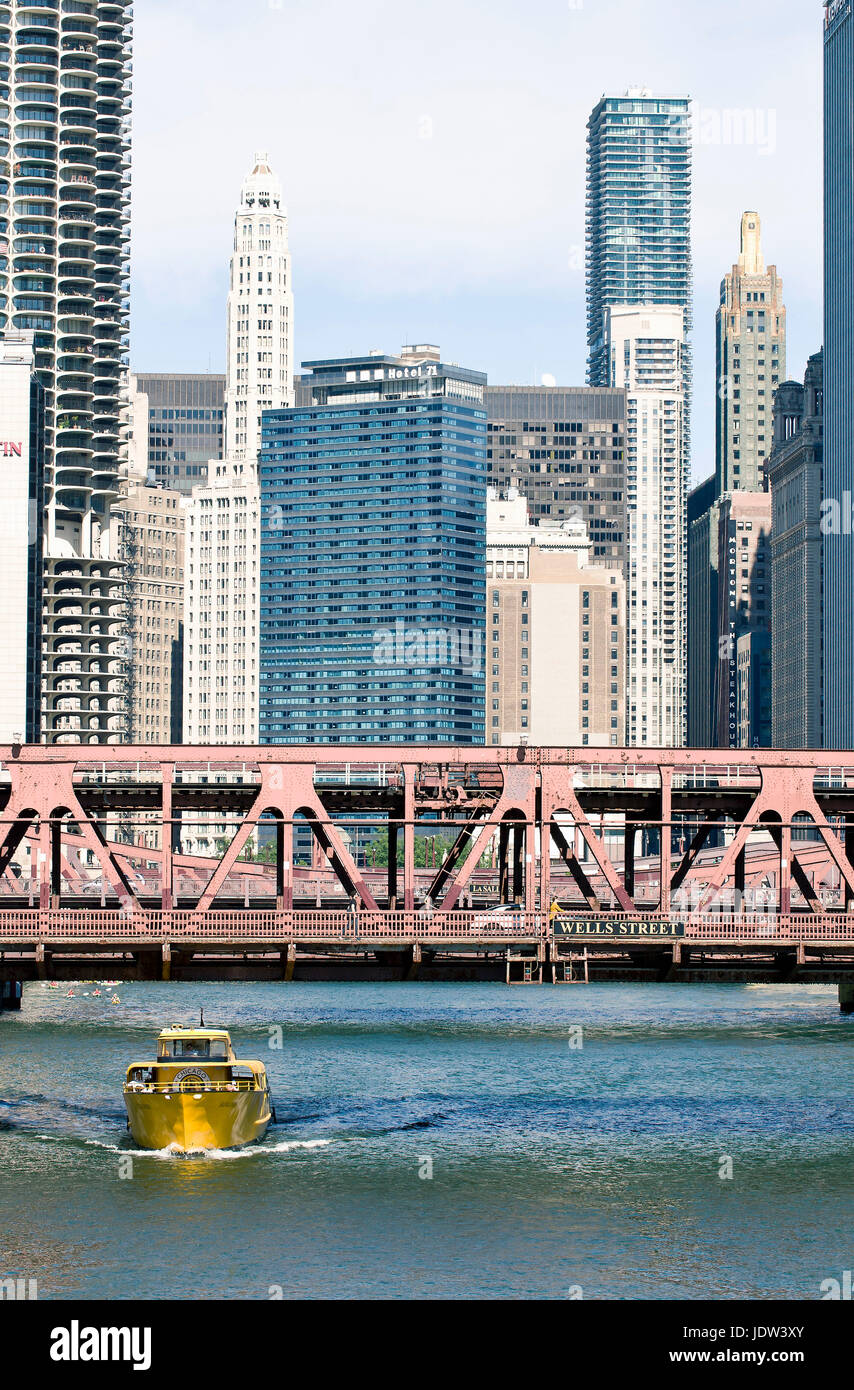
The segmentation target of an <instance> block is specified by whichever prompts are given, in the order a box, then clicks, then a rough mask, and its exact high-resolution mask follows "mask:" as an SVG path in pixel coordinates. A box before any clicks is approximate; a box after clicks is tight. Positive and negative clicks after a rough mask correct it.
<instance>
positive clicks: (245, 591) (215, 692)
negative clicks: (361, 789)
mask: <svg viewBox="0 0 854 1390" xmlns="http://www.w3.org/2000/svg"><path fill="white" fill-rule="evenodd" d="M293 317H294V314H293V294H292V291H291V258H290V253H289V251H288V219H287V215H286V213H285V210H284V204H283V201H282V190H281V185H280V183H279V180H278V179H277V177H276V175H275V174H274V173H273V171H272V170H271V168H270V165H269V163H268V159H267V155H266V154H256V156H255V162H254V165H253V168H252V171H251V173H249V175H248V176H247V178H246V179H245V181H244V184H243V188H242V190H241V193H240V203H239V205H238V208H237V213H236V215H235V219H234V252H233V255H232V258H231V287H230V290H229V296H228V362H227V367H226V382H225V454H224V458H223V459H222V460H221V461H217V460H211V462H210V464H209V466H208V482H207V484H206V485H205V486H202V487H198V488H194V489H193V496H192V500H191V501H190V502H189V503H188V505H187V516H186V535H185V590H184V740H185V742H187V743H208V744H211V743H237V744H241V743H248V744H251V743H257V741H258V669H259V657H258V634H259V627H258V605H259V584H260V577H259V576H260V571H259V560H260V522H259V512H260V499H259V489H258V453H259V450H260V447H261V414H262V412H263V411H264V410H271V409H273V408H276V407H278V408H282V407H286V406H291V405H293V345H292V333H293ZM224 833H225V829H224V823H223V825H217V826H216V827H214V826H212V824H211V823H208V822H205V823H204V824H201V825H199V826H198V827H196V828H195V830H194V831H193V832H192V842H193V844H194V845H195V847H196V848H198V849H199V850H201V851H202V852H205V851H206V850H207V849H209V848H210V846H211V844H212V839H211V837H212V836H213V837H214V839H215V838H216V836H217V835H220V834H224Z"/></svg>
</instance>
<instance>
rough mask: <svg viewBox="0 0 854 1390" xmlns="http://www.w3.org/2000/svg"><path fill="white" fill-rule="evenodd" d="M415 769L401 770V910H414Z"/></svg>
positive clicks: (408, 766) (405, 768) (411, 767)
mask: <svg viewBox="0 0 854 1390" xmlns="http://www.w3.org/2000/svg"><path fill="white" fill-rule="evenodd" d="M416 770H417V769H416V768H415V767H413V766H410V765H406V766H404V768H403V909H404V911H405V912H413V911H414V910H415V775H416Z"/></svg>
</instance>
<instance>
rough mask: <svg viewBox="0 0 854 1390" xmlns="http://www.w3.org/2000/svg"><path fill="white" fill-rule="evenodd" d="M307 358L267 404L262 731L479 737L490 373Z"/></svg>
mask: <svg viewBox="0 0 854 1390" xmlns="http://www.w3.org/2000/svg"><path fill="white" fill-rule="evenodd" d="M304 366H306V367H307V368H309V369H310V371H311V373H312V375H311V377H310V378H308V379H307V378H305V377H303V378H302V384H303V387H304V388H305V387H306V386H310V399H311V404H310V405H301V406H299V407H297V408H295V409H285V410H272V411H266V412H265V413H264V416H263V430H262V451H261V458H260V480H261V604H260V631H261V663H260V725H259V728H260V740H261V742H262V743H316V742H324V743H344V744H346V743H349V744H354V743H374V742H377V743H483V742H484V737H485V695H484V689H485V684H484V633H485V626H486V614H485V609H486V595H485V560H486V551H485V547H486V411H485V408H484V403H483V395H484V386H485V384H486V377H485V376H484V375H483V373H481V372H474V371H470V370H467V369H465V368H462V367H458V366H455V365H451V364H448V363H443V362H441V361H440V359H439V352H438V349H436V348H433V347H429V346H423V345H420V346H418V347H410V348H404V349H403V350H402V352H401V354H400V356H399V357H395V356H383V355H380V354H371V355H368V356H365V357H355V358H344V359H338V360H332V361H323V362H309V363H305V364H304ZM306 394H307V392H306V391H305V390H304V391H303V392H301V394H300V399H301V400H303V401H304V400H305V399H306Z"/></svg>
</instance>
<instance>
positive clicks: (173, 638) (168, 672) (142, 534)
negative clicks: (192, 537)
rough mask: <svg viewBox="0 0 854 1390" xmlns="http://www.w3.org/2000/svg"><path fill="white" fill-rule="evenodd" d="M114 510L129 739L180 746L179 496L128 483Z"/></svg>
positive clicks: (181, 549) (181, 585) (181, 519)
mask: <svg viewBox="0 0 854 1390" xmlns="http://www.w3.org/2000/svg"><path fill="white" fill-rule="evenodd" d="M115 510H116V512H117V513H118V523H119V544H120V547H121V554H122V557H123V559H124V560H125V563H126V566H127V577H128V601H129V622H128V626H129V632H130V643H131V650H130V652H129V660H128V663H127V665H128V670H129V673H130V674H129V677H128V679H129V690H128V704H129V733H128V737H129V738H130V741H131V742H132V743H180V742H181V716H182V668H183V642H184V512H183V510H182V506H181V494H180V493H179V492H173V491H167V490H166V489H165V488H157V487H143V486H142V485H141V484H140V483H131V484H130V487H129V489H128V492H127V495H126V496H125V497H123V498H122V499H121V501H120V502H118V503H117V504H116V508H115Z"/></svg>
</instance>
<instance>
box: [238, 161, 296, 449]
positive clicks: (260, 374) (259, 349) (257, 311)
mask: <svg viewBox="0 0 854 1390" xmlns="http://www.w3.org/2000/svg"><path fill="white" fill-rule="evenodd" d="M293 322H294V300H293V293H292V291H291V257H290V252H289V250H288V218H287V213H286V212H285V208H284V203H283V201H282V188H281V184H280V183H279V180H278V178H277V177H276V175H275V174H274V173H273V171H272V169H271V168H270V165H269V163H268V157H267V155H266V154H256V156H255V163H254V166H253V168H252V171H251V173H250V174H249V175H248V176H247V178H246V179H245V181H244V184H243V188H242V189H241V191H240V203H239V205H238V208H237V214H236V216H235V219H234V254H233V255H232V258H231V288H230V290H229V295H228V366H227V377H226V387H225V392H226V394H225V457H226V458H227V459H231V460H233V461H235V462H238V461H239V462H242V463H243V462H247V463H255V462H256V461H257V458H258V451H259V449H260V447H261V412H262V410H272V409H276V408H281V407H282V406H291V405H293V351H292V343H293Z"/></svg>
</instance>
